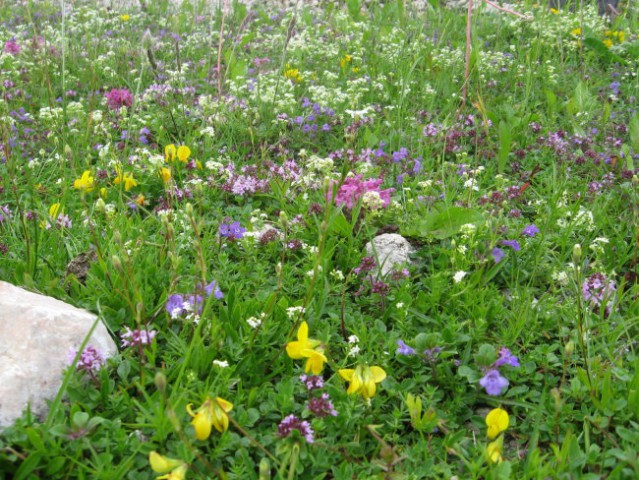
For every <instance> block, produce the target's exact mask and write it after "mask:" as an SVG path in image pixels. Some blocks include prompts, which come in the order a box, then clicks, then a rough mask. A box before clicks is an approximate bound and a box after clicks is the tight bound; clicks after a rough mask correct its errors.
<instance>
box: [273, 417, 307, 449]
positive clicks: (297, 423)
mask: <svg viewBox="0 0 639 480" xmlns="http://www.w3.org/2000/svg"><path fill="white" fill-rule="evenodd" d="M293 430H297V431H298V432H300V433H301V434H302V436H303V437H304V438H305V439H306V441H307V442H308V443H313V442H314V441H315V438H314V435H315V432H313V428H311V424H310V423H308V422H307V421H306V420H300V419H299V418H297V417H296V416H295V415H289V416H288V417H286V418H284V420H282V421H281V422H280V424H279V425H278V426H277V434H278V435H279V436H280V437H282V438H286V437H288V436H289V435H290V434H291V432H293Z"/></svg>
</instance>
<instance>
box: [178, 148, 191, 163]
mask: <svg viewBox="0 0 639 480" xmlns="http://www.w3.org/2000/svg"><path fill="white" fill-rule="evenodd" d="M190 156H191V149H190V148H189V147H187V146H186V145H181V146H180V147H179V148H178V149H177V157H178V160H179V161H180V162H186V161H187V160H188V159H189V157H190Z"/></svg>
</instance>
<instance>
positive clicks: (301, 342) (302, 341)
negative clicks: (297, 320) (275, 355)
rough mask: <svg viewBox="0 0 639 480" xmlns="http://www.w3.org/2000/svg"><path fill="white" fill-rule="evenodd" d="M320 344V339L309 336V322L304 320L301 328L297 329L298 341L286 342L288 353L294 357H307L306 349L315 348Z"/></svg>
mask: <svg viewBox="0 0 639 480" xmlns="http://www.w3.org/2000/svg"><path fill="white" fill-rule="evenodd" d="M319 344H320V342H319V341H318V340H313V339H312V338H308V324H307V323H306V322H302V324H301V325H300V328H299V330H297V341H295V342H289V343H287V344H286V353H288V356H289V357H291V358H293V359H299V358H305V357H307V355H304V353H303V352H304V351H305V350H313V349H314V348H315V347H317V346H318V345H319Z"/></svg>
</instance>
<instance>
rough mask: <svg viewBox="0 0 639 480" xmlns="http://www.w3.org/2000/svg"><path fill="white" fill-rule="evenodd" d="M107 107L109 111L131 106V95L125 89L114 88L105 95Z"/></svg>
mask: <svg viewBox="0 0 639 480" xmlns="http://www.w3.org/2000/svg"><path fill="white" fill-rule="evenodd" d="M105 97H106V100H107V106H108V107H109V108H110V109H111V110H119V109H120V108H122V107H130V106H131V105H133V95H131V92H129V91H128V90H127V89H126V88H114V89H112V90H110V91H109V92H107V93H106V94H105Z"/></svg>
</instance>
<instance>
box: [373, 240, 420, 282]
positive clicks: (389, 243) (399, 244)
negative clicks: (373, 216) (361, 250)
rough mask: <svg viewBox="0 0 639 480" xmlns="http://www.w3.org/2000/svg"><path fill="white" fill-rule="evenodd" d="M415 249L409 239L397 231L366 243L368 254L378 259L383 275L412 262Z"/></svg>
mask: <svg viewBox="0 0 639 480" xmlns="http://www.w3.org/2000/svg"><path fill="white" fill-rule="evenodd" d="M413 253H415V249H414V248H413V246H412V245H411V244H410V242H409V241H408V240H406V239H405V238H404V237H402V236H401V235H399V234H397V233H384V234H382V235H378V236H377V237H375V238H374V239H373V240H372V241H371V242H368V243H367V244H366V255H367V256H369V257H374V258H376V259H377V263H378V265H381V273H382V275H387V274H388V273H391V272H393V271H394V270H395V269H396V267H397V266H399V265H403V264H407V263H410V255H411V254H413Z"/></svg>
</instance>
